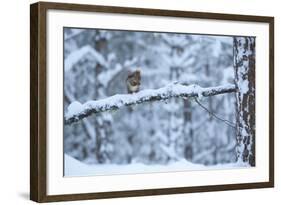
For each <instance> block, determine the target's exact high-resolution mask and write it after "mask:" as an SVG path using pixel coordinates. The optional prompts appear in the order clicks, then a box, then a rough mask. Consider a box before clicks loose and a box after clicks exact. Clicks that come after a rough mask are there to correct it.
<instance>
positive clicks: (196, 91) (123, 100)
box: [65, 82, 235, 120]
mask: <svg viewBox="0 0 281 205" xmlns="http://www.w3.org/2000/svg"><path fill="white" fill-rule="evenodd" d="M228 88H229V89H232V88H235V86H234V85H231V84H226V85H224V86H217V87H209V88H202V87H200V86H199V85H195V84H194V85H189V86H185V85H181V84H178V83H177V82H174V83H171V84H168V85H167V86H164V87H162V88H159V89H146V90H142V91H140V92H138V93H134V94H117V95H113V96H111V97H108V98H104V99H101V100H96V101H88V102H86V103H84V104H83V105H81V104H78V102H75V104H74V105H73V103H71V104H70V106H69V107H68V109H67V113H66V115H65V117H66V120H68V119H69V118H71V117H73V116H79V115H81V114H83V113H85V112H87V111H88V110H97V111H106V110H110V109H112V108H115V109H118V108H120V107H122V106H125V105H132V104H137V103H139V102H143V101H148V100H149V99H151V98H153V97H161V98H163V99H167V98H170V97H175V96H181V95H194V97H195V96H198V97H199V98H202V96H203V93H208V92H212V91H213V90H216V91H219V90H221V89H228ZM199 100H200V99H199Z"/></svg>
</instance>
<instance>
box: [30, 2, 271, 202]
mask: <svg viewBox="0 0 281 205" xmlns="http://www.w3.org/2000/svg"><path fill="white" fill-rule="evenodd" d="M30 14H31V18H30V23H31V24H30V42H31V47H30V49H31V50H30V62H31V73H30V76H31V87H30V92H31V100H30V109H31V112H30V118H31V123H30V124H31V135H30V160H31V165H30V176H31V177H30V193H31V194H30V197H31V199H32V200H34V201H37V202H51V201H64V200H82V199H99V198H112V197H129V196H145V195H158V194H177V193H189V192H206V191H221V190H234V189H249V188H265V187H273V186H274V81H273V80H274V67H273V66H274V65H273V63H274V18H273V17H265V16H248V15H235V14H218V13H201V12H187V11H173V10H156V9H141V8H124V7H107V6H94V5H80V4H63V3H48V2H40V3H35V4H32V5H31V13H30Z"/></svg>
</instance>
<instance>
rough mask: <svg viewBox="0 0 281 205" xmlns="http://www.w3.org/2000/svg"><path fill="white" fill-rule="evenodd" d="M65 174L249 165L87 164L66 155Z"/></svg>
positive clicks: (228, 167) (139, 171)
mask: <svg viewBox="0 0 281 205" xmlns="http://www.w3.org/2000/svg"><path fill="white" fill-rule="evenodd" d="M64 157H65V159H64V163H65V164H64V176H66V177H71V176H93V175H112V174H138V173H142V174H143V173H153V172H175V171H190V170H193V171H198V170H212V169H238V168H246V167H249V166H248V165H247V164H245V163H229V164H222V165H215V166H205V165H201V164H193V163H191V162H188V161H186V160H180V161H178V162H174V163H171V164H168V165H145V164H141V163H132V164H129V165H117V164H102V165H96V164H95V165H87V164H84V163H82V162H80V161H78V160H77V159H74V158H73V157H71V156H69V155H67V154H65V155H64Z"/></svg>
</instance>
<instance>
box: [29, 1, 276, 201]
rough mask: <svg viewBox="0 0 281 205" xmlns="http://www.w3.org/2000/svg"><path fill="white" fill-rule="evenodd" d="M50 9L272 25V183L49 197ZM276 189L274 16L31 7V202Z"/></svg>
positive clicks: (79, 6) (47, 5)
mask: <svg viewBox="0 0 281 205" xmlns="http://www.w3.org/2000/svg"><path fill="white" fill-rule="evenodd" d="M48 9H58V10H78V11H87V12H91V11H93V10H95V11H96V12H107V13H122V14H138V15H156V16H172V17H189V18H201V19H217V20H234V21H251V22H264V23H268V24H269V35H270V37H269V40H270V42H269V49H270V53H269V55H270V56H269V68H270V69H269V72H270V74H269V78H270V79H269V80H270V86H269V89H270V90H269V93H270V105H269V110H270V113H269V119H270V122H269V127H270V130H269V137H270V139H269V140H270V141H269V149H270V153H269V163H270V164H269V181H268V182H257V183H242V184H226V185H212V186H209V185H208V186H197V187H177V188H163V189H147V190H130V191H117V192H101V193H82V194H81V193H80V194H79V193H77V194H67V195H47V191H46V186H47V175H46V174H47V171H46V169H47V164H46V162H47V160H46V154H47V152H46V135H47V129H46V122H47V121H46V116H47V115H46V114H47V112H46V105H47V104H46V99H47V96H46V94H47V92H46V89H47V88H46V86H47V78H46V11H47V10H48ZM271 187H274V17H269V16H249V15H237V14H221V13H205V12H194V11H192V12H190V11H178V10H176V11H175V10H158V9H146V8H131V7H112V6H96V5H86V4H67V3H55V2H52V3H51V2H37V3H35V4H31V5H30V199H31V200H33V201H36V202H54V201H70V200H88V199H103V198H117V197H137V196H151V195H163V194H166V195H168V194H184V193H193V192H210V191H227V190H238V189H254V188H271Z"/></svg>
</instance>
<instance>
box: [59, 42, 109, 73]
mask: <svg viewBox="0 0 281 205" xmlns="http://www.w3.org/2000/svg"><path fill="white" fill-rule="evenodd" d="M87 54H90V55H92V56H93V58H94V59H95V60H96V61H97V62H98V63H100V64H101V65H103V66H104V67H107V66H108V65H107V62H106V61H105V59H104V58H103V56H102V55H101V54H100V53H98V52H97V51H96V50H95V49H94V48H92V47H91V46H89V45H86V46H83V47H82V48H80V49H78V50H75V51H73V52H71V53H70V54H69V55H68V57H67V58H66V59H65V61H64V70H65V71H68V70H70V69H71V68H72V67H73V66H74V65H75V64H76V63H77V62H78V61H79V60H81V58H82V57H83V56H85V55H87Z"/></svg>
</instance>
